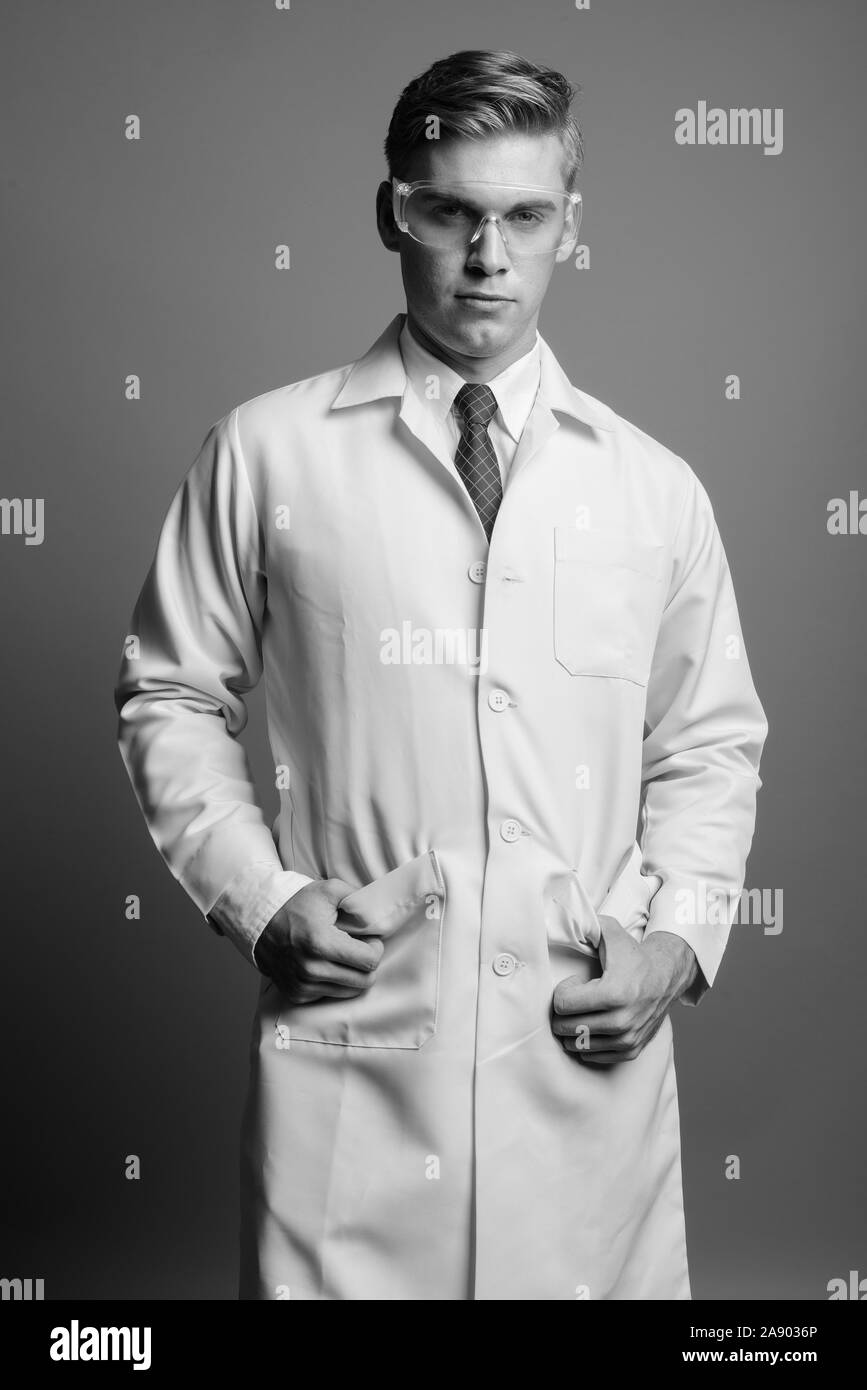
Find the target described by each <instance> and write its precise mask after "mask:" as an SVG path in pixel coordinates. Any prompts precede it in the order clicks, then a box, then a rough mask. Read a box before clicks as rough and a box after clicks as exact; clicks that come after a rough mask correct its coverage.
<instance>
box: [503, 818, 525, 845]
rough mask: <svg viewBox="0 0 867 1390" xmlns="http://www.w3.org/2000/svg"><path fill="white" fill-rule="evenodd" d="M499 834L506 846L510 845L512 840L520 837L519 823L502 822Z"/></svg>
mask: <svg viewBox="0 0 867 1390" xmlns="http://www.w3.org/2000/svg"><path fill="white" fill-rule="evenodd" d="M500 834H501V835H502V837H503V839H504V840H505V841H506V843H507V844H512V842H513V841H514V840H518V839H520V837H521V823H520V821H516V820H504V821H503V822H502V823H501V825H500Z"/></svg>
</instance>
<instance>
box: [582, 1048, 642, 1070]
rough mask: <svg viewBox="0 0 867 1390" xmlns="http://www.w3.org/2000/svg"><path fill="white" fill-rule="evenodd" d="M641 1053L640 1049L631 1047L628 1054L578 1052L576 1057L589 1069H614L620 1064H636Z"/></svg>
mask: <svg viewBox="0 0 867 1390" xmlns="http://www.w3.org/2000/svg"><path fill="white" fill-rule="evenodd" d="M640 1053H641V1048H640V1047H631V1048H630V1049H629V1050H628V1051H627V1052H576V1053H575V1056H576V1058H577V1059H578V1061H579V1062H583V1063H584V1064H585V1065H586V1066H588V1067H613V1066H616V1064H617V1063H618V1062H634V1061H635V1059H636V1057H638V1056H639V1055H640Z"/></svg>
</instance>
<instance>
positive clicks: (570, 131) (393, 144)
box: [385, 49, 584, 191]
mask: <svg viewBox="0 0 867 1390" xmlns="http://www.w3.org/2000/svg"><path fill="white" fill-rule="evenodd" d="M580 90H581V88H580V84H578V83H575V84H573V83H571V82H569V81H568V80H567V79H566V78H565V77H564V76H563V74H562V73H561V72H557V71H555V70H554V69H553V68H544V67H540V66H538V64H536V63H531V62H530V61H529V60H528V59H527V58H522V57H521V56H520V54H518V53H510V52H507V51H502V52H493V51H491V50H488V49H464V50H463V51H462V52H460V53H452V54H451V55H450V56H449V57H448V58H440V59H439V60H438V61H437V62H436V63H434V64H433V65H432V66H431V67H429V68H428V69H427V71H426V72H423V73H421V74H419V76H418V77H414V78H413V79H412V81H411V82H410V83H409V84H408V86H406V87H405V88H404V89H403V91H402V92H401V94H400V96H399V98H398V101H397V105H396V106H395V108H394V111H393V112H392V117H391V121H390V122H389V126H388V135H387V136H386V139H385V158H386V163H387V164H388V173H389V177H390V178H401V179H402V178H405V177H406V170H407V166H408V164H409V162H410V159H411V157H412V155H413V153H414V151H415V150H416V149H418V148H419V146H421V145H423V144H424V143H426V141H427V140H428V139H429V138H430V137H429V135H428V133H427V132H428V131H429V130H430V125H429V121H430V117H431V116H436V117H437V118H438V121H439V133H438V138H439V139H441V140H445V139H449V138H452V139H467V140H474V139H475V140H477V139H481V138H483V137H484V136H486V135H497V134H501V133H504V132H507V131H521V132H526V133H527V134H535V133H538V134H545V133H548V132H553V133H554V134H556V135H559V137H560V140H561V143H562V145H563V154H564V165H563V182H564V184H565V186H566V188H567V189H569V190H570V191H571V190H572V189H573V187H574V184H575V180H576V178H577V176H578V171H579V169H580V168H581V165H582V163H583V160H584V141H583V138H582V135H581V131H580V129H579V127H578V124H577V122H576V120H575V118H574V116H573V115H572V113H571V111H570V110H569V107H570V104H571V102H572V99H573V97H575V96H576V94H578V93H579V92H580Z"/></svg>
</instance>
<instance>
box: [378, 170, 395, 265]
mask: <svg viewBox="0 0 867 1390" xmlns="http://www.w3.org/2000/svg"><path fill="white" fill-rule="evenodd" d="M376 228H377V231H378V232H379V239H380V241H381V242H382V244H383V246H384V247H385V249H386V250H387V251H399V250H400V231H399V229H398V226H397V223H396V222H395V220H394V209H393V206H392V185H391V183H390V181H389V180H388V179H383V181H382V183H381V184H380V185H379V188H378V189H377V190H376Z"/></svg>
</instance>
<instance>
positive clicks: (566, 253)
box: [554, 229, 580, 262]
mask: <svg viewBox="0 0 867 1390" xmlns="http://www.w3.org/2000/svg"><path fill="white" fill-rule="evenodd" d="M579 230H580V229H579ZM578 236H579V232H576V233H575V235H574V236H573V237H570V238H569V240H568V241H567V242H566V245H565V246H561V247H560V249H559V251H558V252H557V254H556V255H555V257H554V260H555V261H557V262H559V261H568V259H569V257H570V256H573V255H574V254H575V247H576V246H577V245H578Z"/></svg>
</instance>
